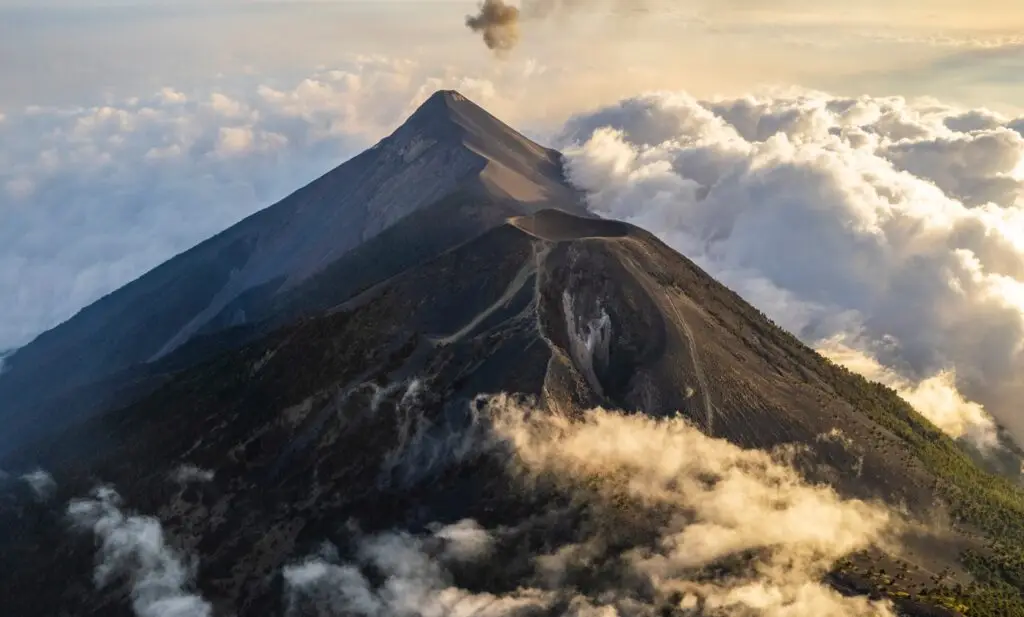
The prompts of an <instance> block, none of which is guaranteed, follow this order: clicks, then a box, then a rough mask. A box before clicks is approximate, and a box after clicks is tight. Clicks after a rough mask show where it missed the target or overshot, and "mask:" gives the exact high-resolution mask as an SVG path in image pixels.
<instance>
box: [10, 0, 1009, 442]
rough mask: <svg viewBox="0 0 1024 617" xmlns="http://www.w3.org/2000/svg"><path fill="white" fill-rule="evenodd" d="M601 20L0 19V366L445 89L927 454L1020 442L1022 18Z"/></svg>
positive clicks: (914, 12) (87, 15)
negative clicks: (643, 233) (544, 157)
mask: <svg viewBox="0 0 1024 617" xmlns="http://www.w3.org/2000/svg"><path fill="white" fill-rule="evenodd" d="M532 1H538V0H532ZM616 2H617V0H593V2H588V3H582V7H583V8H585V9H586V10H583V9H581V8H577V9H576V10H563V11H560V12H559V11H556V12H555V14H554V15H553V16H552V17H551V18H550V19H547V20H544V21H529V22H526V23H524V24H523V29H522V39H521V42H520V44H519V45H518V47H516V48H515V49H514V50H512V51H510V52H508V53H506V54H504V55H501V56H498V55H496V54H494V53H491V52H490V51H489V50H488V49H487V48H486V47H485V46H484V45H483V43H482V41H481V40H480V39H479V38H478V36H477V35H475V34H474V33H472V32H470V31H469V30H467V29H466V28H465V27H464V25H463V22H464V18H465V16H466V15H467V14H469V13H472V12H473V11H474V10H475V9H476V2H475V1H474V0H465V1H463V0H422V1H417V0H404V1H403V0H373V1H370V0H362V1H357V0H320V1H309V2H303V1H285V0H263V1H260V0H206V1H204V2H197V1H188V0H173V1H172V0H74V1H72V0H42V1H40V0H33V1H31V2H30V1H28V0H0V83H2V84H3V87H2V88H0V297H2V298H3V301H2V302H0V357H2V352H3V351H4V350H7V349H11V348H16V347H18V346H21V345H24V344H25V343H27V342H28V341H30V340H31V339H32V338H33V337H35V336H36V335H38V334H39V333H40V332H42V331H44V330H46V329H48V328H50V327H53V326H54V325H56V324H58V323H60V322H61V321H63V320H65V319H67V318H69V317H70V316H71V315H73V314H74V313H75V312H76V311H77V310H79V309H80V308H82V307H84V306H86V305H88V304H89V303H91V302H92V301H94V300H96V299H98V298H99V297H101V296H102V295H104V294H106V293H109V292H110V291H113V290H114V289H116V288H118V287H119V286H121V285H123V284H124V283H126V282H128V281H130V280H132V279H134V278H136V277H137V276H139V275H141V274H143V273H144V272H145V271H147V270H148V269H150V268H152V267H154V266H156V265H158V264H159V263H161V262H162V261H164V260H166V259H167V258H169V257H171V256H173V255H175V254H177V253H179V252H181V251H183V250H186V249H188V248H189V247H191V246H193V245H195V244H196V243H198V242H200V241H201V240H203V239H205V238H207V237H209V236H211V235H212V234H214V233H217V232H218V231H221V230H223V229H224V228H226V227H228V226H230V225H231V224H233V223H235V222H237V221H238V220H240V219H241V218H243V217H245V216H247V215H249V214H251V213H253V212H255V211H257V210H259V209H261V208H264V207H266V206H268V205H270V204H272V203H273V202H275V201H276V200H278V199H280V198H281V197H284V196H285V195H286V194H288V193H289V192H291V191H292V190H294V189H296V188H298V187H299V186H301V185H302V184H304V183H306V182H308V181H310V180H312V179H314V178H316V177H317V176H319V175H320V174H322V173H324V172H326V171H327V170H329V169H331V168H333V167H334V166H336V165H338V164H339V163H341V162H342V161H344V160H346V159H347V158H349V157H350V156H352V155H354V154H356V153H358V152H359V151H361V150H362V149H364V148H366V147H368V146H370V145H372V144H373V143H375V142H376V141H377V140H379V139H380V138H381V137H383V136H385V135H386V134H387V133H388V132H389V131H391V130H392V129H394V128H395V127H396V126H398V125H399V124H400V123H401V121H402V120H403V119H404V118H405V117H406V116H407V115H408V114H409V113H410V112H411V111H412V110H413V109H415V107H416V106H417V105H418V104H419V103H420V102H422V101H423V100H424V99H425V98H426V97H427V96H429V95H430V94H431V93H432V92H433V91H434V90H436V89H439V88H456V89H458V90H460V91H462V92H463V93H464V94H466V95H467V96H469V97H470V98H471V99H473V100H475V101H477V102H478V103H480V104H482V105H483V106H484V107H486V108H487V109H488V110H490V111H491V112H492V113H494V114H496V115H497V116H499V117H500V118H502V119H503V120H506V121H508V122H510V123H512V124H513V125H515V126H516V127H517V128H519V129H521V130H522V131H524V132H525V133H526V134H528V135H530V136H531V137H535V138H536V139H538V140H540V141H543V142H544V143H546V144H549V145H555V146H557V147H559V148H561V149H563V150H564V151H565V152H567V154H568V160H569V164H570V171H572V173H573V175H572V177H573V181H574V182H576V183H577V184H578V185H579V186H581V188H584V189H586V190H587V191H588V193H589V195H590V202H591V207H592V208H593V209H595V210H596V211H599V212H604V213H610V214H612V215H614V216H617V217H620V218H626V219H628V220H631V221H633V222H636V223H638V224H640V225H642V226H645V227H647V228H649V229H651V230H652V231H654V232H655V233H658V234H659V235H660V236H661V237H662V238H663V239H664V240H665V241H666V242H669V244H671V245H672V246H674V247H675V248H677V249H679V250H681V251H682V252H683V253H684V254H687V255H688V256H690V257H692V258H694V259H696V260H697V261H698V262H699V263H701V265H702V266H704V267H706V268H707V269H708V270H709V271H711V272H712V273H713V274H715V275H716V276H718V277H719V278H720V279H722V280H724V281H725V282H727V283H728V284H730V286H733V287H734V288H737V289H738V290H740V291H741V293H743V294H744V296H745V297H747V298H748V299H750V300H752V301H753V302H754V303H755V304H756V305H758V306H759V308H762V309H763V310H765V311H766V312H768V313H769V315H770V316H772V317H773V319H775V320H776V321H777V322H779V323H782V324H784V325H786V326H787V327H788V328H790V329H792V330H793V331H795V332H797V333H798V334H799V335H800V336H801V337H802V338H804V340H806V341H808V342H809V343H811V344H813V345H814V346H815V347H817V348H818V349H819V350H821V351H823V352H825V353H828V354H830V355H832V357H834V358H839V359H841V360H842V361H843V362H844V363H846V364H848V365H850V366H855V367H857V370H860V371H861V372H863V373H865V374H869V375H870V376H872V377H873V378H876V379H880V380H883V381H886V382H887V383H889V384H890V385H893V387H896V388H897V389H898V390H899V391H900V392H901V393H903V394H904V396H905V398H908V400H909V399H913V400H914V401H916V404H918V405H919V406H921V407H927V408H928V409H929V410H931V411H930V413H931V414H932V415H931V416H930V417H933V419H934V420H936V423H937V424H940V426H942V427H943V428H945V429H946V430H947V431H948V432H950V433H951V434H958V435H966V436H971V437H972V438H974V439H976V440H977V441H978V443H979V444H985V443H988V442H989V441H990V439H991V430H990V429H991V426H990V424H989V423H990V420H988V414H990V413H992V414H995V415H996V416H997V417H998V418H999V419H1000V421H1002V422H1004V423H1006V424H1013V425H1015V426H1016V425H1019V426H1018V431H1019V433H1020V434H1021V435H1024V419H1022V418H1018V417H1017V413H1016V409H1015V407H1014V406H1013V405H1012V404H1011V401H1012V400H1019V398H1016V399H1015V398H1014V397H1019V396H1020V394H1021V392H1020V388H1021V387H1022V385H1024V384H1021V383H1018V379H1017V377H1016V375H1020V374H1024V326H1022V324H1024V292H1022V291H1021V289H1024V282H1022V281H1024V214H1022V211H1021V210H1020V195H1021V194H1022V191H1024V163H1022V161H1024V158H1022V155H1024V154H1022V153H1024V145H1022V144H1024V138H1022V137H1021V130H1024V122H1022V121H1021V120H1020V118H1021V116H1022V115H1024V84H1022V82H1021V81H1020V79H1019V75H1021V74H1022V73H1021V70H1022V69H1024V4H1021V3H1020V2H1018V1H1017V0H972V1H971V2H967V1H966V0H962V1H957V0H862V1H861V2H857V3H850V2H847V1H845V0H844V1H842V2H840V1H839V0H818V1H815V2H810V1H804V0H801V1H798V0H776V1H774V2H771V3H766V2H762V1H760V0H717V1H711V0H689V1H688V0H673V1H670V0H647V1H646V2H639V1H636V2H631V3H629V4H628V6H630V7H632V8H634V9H635V10H631V11H626V12H623V11H621V10H616V8H617V6H618V7H621V4H619V5H616ZM577 5H578V6H579V3H577ZM637 7H639V8H641V9H643V10H636V9H637ZM612 182H614V183H616V184H610V183H612ZM695 187H699V188H701V189H702V190H699V191H698V190H696V188H695ZM697 195H706V196H707V197H706V198H698V197H696V196H697ZM794 230H796V231H794ZM797 231H799V232H800V233H799V234H798V235H795V236H794V235H793V234H794V233H796V232H797Z"/></svg>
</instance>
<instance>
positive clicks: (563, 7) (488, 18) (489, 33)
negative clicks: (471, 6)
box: [466, 0, 646, 54]
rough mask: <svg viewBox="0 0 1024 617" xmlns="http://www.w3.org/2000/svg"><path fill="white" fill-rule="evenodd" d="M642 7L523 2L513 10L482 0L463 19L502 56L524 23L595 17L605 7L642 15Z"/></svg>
mask: <svg viewBox="0 0 1024 617" xmlns="http://www.w3.org/2000/svg"><path fill="white" fill-rule="evenodd" d="M645 4H646V2H644V0H586V1H584V0H522V2H521V3H520V5H519V6H516V5H514V4H509V3H508V2H506V1H505V0H483V2H481V3H480V7H479V9H478V10H477V12H476V14H475V15H469V16H467V17H466V27H468V28H469V29H470V30H472V31H473V32H476V33H479V34H481V35H482V36H483V39H484V43H485V44H486V45H487V47H488V48H489V49H491V50H493V51H495V52H498V53H499V54H501V53H505V52H508V51H511V50H512V49H514V48H515V47H516V45H518V44H519V39H520V33H521V28H522V24H523V22H526V21H537V20H543V19H547V18H549V17H551V16H553V15H556V14H563V15H579V14H588V13H594V12H596V11H598V10H600V9H601V8H603V7H608V6H612V7H615V8H616V9H617V11H616V15H617V16H619V15H623V14H627V13H634V12H639V11H642V10H643V9H644V8H645Z"/></svg>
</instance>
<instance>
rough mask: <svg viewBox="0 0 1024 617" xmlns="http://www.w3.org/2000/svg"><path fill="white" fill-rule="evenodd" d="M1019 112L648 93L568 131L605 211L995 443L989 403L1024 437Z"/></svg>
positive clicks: (576, 166)
mask: <svg viewBox="0 0 1024 617" xmlns="http://www.w3.org/2000/svg"><path fill="white" fill-rule="evenodd" d="M1015 126H1018V123H1017V122H1015V121H1012V120H1008V119H1005V118H1002V117H1000V116H998V115H997V114H994V113H991V112H986V111H984V110H975V111H974V112H971V111H964V110H959V109H955V108H951V107H948V106H944V105H942V104H940V103H937V102H935V101H917V102H912V101H907V100H904V99H900V98H872V97H867V96H865V97H860V98H855V99H847V98H839V97H834V96H830V95H827V94H823V93H818V92H810V91H802V90H787V91H779V92H774V93H768V94H765V95H762V96H756V97H755V96H749V97H744V98H737V99H721V100H713V101H701V100H697V99H694V98H692V97H690V96H687V95H686V94H681V93H654V94H650V95H646V96H641V97H637V98H632V99H627V100H624V101H622V102H621V103H620V104H618V105H614V106H611V107H606V108H603V109H599V110H596V111H594V112H592V113H587V114H582V115H579V116H577V117H575V118H574V119H572V120H571V121H570V122H569V123H568V124H567V126H566V129H565V131H564V132H563V135H562V137H561V138H560V140H559V141H560V145H561V146H562V147H563V149H564V150H565V151H566V153H567V160H568V170H569V174H570V177H571V179H572V181H573V182H574V183H576V184H577V185H578V186H580V187H581V188H583V189H585V190H586V191H587V192H588V193H589V203H590V207H591V208H592V209H593V210H594V211H595V212H598V213H600V214H603V215H606V216H611V217H615V218H621V219H625V220H628V221H630V222H633V223H636V224H638V225H640V226H642V227H644V228H646V229H649V230H651V231H653V232H655V233H656V234H658V235H659V236H660V237H661V238H662V239H663V240H665V241H666V242H667V243H668V244H670V245H671V246H673V247H674V248H676V249H678V250H680V251H681V252H682V253H683V254H684V255H686V256H688V257H690V258H691V259H693V260H694V261H696V262H697V263H698V264H699V265H700V266H702V267H703V268H704V269H705V270H707V271H708V272H709V273H710V274H711V275H712V276H715V277H716V278H718V279H719V280H720V281H722V282H723V283H725V284H726V285H727V286H729V287H731V288H733V289H734V290H735V291H737V292H739V293H741V294H742V295H743V296H744V297H745V298H747V299H748V300H749V301H751V302H752V303H753V304H754V305H755V306H757V307H759V308H760V309H761V310H763V311H765V312H766V313H767V314H768V315H769V316H770V317H771V318H772V319H773V320H775V321H776V322H777V323H779V324H781V325H782V326H783V327H785V328H787V329H789V330H790V331H792V332H794V333H795V334H797V335H798V336H800V337H801V338H802V339H803V340H804V341H806V342H808V343H810V344H811V345H814V346H817V347H818V348H819V349H821V350H822V351H826V352H828V351H830V350H831V351H835V350H836V349H837V347H836V345H837V344H841V345H842V349H843V350H845V351H844V353H843V354H840V356H839V357H841V358H842V359H844V361H849V362H851V363H852V364H853V366H854V368H857V369H858V370H862V371H865V372H866V373H868V376H870V377H874V378H879V379H884V380H886V381H888V382H889V383H890V384H895V386H896V387H897V388H898V389H899V390H900V391H901V393H902V394H903V395H904V397H905V398H907V400H909V401H911V402H912V403H913V404H915V405H916V407H917V409H918V410H919V411H920V412H922V413H923V414H925V415H926V416H928V417H929V418H930V419H932V421H933V422H935V423H936V424H937V425H938V426H940V427H941V428H943V429H944V430H946V431H947V432H949V433H950V434H952V435H955V436H964V437H968V438H971V439H972V440H974V441H975V442H976V443H978V444H979V445H982V446H984V445H986V444H989V443H992V442H993V440H994V437H993V435H992V422H991V420H990V419H989V418H987V417H986V413H985V412H986V411H987V412H989V413H991V414H994V415H995V417H996V418H997V419H998V420H999V421H1000V422H1001V423H1003V424H1005V425H1006V426H1007V427H1008V428H1010V429H1011V430H1012V431H1013V432H1014V433H1015V435H1016V436H1017V438H1018V439H1022V438H1024V418H1022V417H1020V416H1019V415H1018V414H1017V411H1016V402H1017V401H1019V400H1020V395H1021V394H1022V385H1024V384H1022V382H1021V380H1020V378H1019V376H1020V375H1021V374H1024V210H1022V208H1021V201H1020V195H1021V189H1022V187H1024V184H1022V182H1024V174H1022V173H1021V172H1022V170H1024V165H1022V161H1024V159H1022V154H1024V138H1022V137H1021V134H1020V133H1019V132H1017V131H1016V130H1014V128H1013V127H1015ZM982 406H983V407H984V410H983V409H982Z"/></svg>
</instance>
